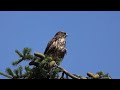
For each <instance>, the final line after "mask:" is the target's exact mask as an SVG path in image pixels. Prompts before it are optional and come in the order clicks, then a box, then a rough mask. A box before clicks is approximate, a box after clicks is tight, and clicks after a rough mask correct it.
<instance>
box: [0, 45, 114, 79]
mask: <svg viewBox="0 0 120 90" xmlns="http://www.w3.org/2000/svg"><path fill="white" fill-rule="evenodd" d="M15 52H16V54H17V55H18V56H19V59H18V60H16V61H14V62H12V65H13V66H17V68H16V69H14V70H11V68H9V67H8V68H6V73H2V72H0V75H3V76H5V77H7V78H10V79H112V78H111V77H110V76H109V74H105V73H104V72H103V71H99V72H97V73H96V74H93V73H91V72H88V73H87V77H84V76H81V75H77V74H71V73H70V72H68V71H67V70H65V69H64V68H63V67H60V66H59V65H57V64H56V62H55V61H53V60H52V58H51V57H45V55H44V54H42V53H40V52H35V53H34V55H32V54H31V48H27V47H26V48H24V49H23V51H22V52H20V51H19V50H15ZM23 61H28V65H27V66H24V67H23V66H21V65H19V64H20V63H21V62H23ZM23 71H24V72H23Z"/></svg>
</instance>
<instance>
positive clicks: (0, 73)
mask: <svg viewBox="0 0 120 90" xmlns="http://www.w3.org/2000/svg"><path fill="white" fill-rule="evenodd" d="M0 75H3V76H5V77H7V78H12V77H11V76H10V75H7V74H4V73H2V72H0Z"/></svg>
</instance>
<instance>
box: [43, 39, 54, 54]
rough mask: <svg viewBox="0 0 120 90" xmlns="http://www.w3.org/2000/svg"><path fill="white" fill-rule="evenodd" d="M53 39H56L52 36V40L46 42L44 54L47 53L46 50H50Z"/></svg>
mask: <svg viewBox="0 0 120 90" xmlns="http://www.w3.org/2000/svg"><path fill="white" fill-rule="evenodd" d="M54 41H56V39H55V38H53V39H52V40H50V41H49V42H48V44H47V47H46V49H45V52H44V54H47V52H48V51H49V50H51V48H52V44H53V42H54Z"/></svg>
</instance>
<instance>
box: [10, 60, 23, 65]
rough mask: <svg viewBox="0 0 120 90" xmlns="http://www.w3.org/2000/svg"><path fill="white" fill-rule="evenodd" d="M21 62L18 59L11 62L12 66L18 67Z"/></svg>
mask: <svg viewBox="0 0 120 90" xmlns="http://www.w3.org/2000/svg"><path fill="white" fill-rule="evenodd" d="M22 61H23V59H19V60H17V61H14V62H12V65H13V66H15V65H18V64H19V63H20V62H22Z"/></svg>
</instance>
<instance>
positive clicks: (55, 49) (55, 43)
mask: <svg viewBox="0 0 120 90" xmlns="http://www.w3.org/2000/svg"><path fill="white" fill-rule="evenodd" d="M66 36H67V33H66V32H62V31H59V32H57V33H56V34H55V36H54V37H53V38H52V39H51V41H49V43H48V44H47V47H46V49H45V52H44V54H45V56H49V57H51V58H52V59H53V60H54V61H55V62H56V64H57V65H60V62H61V61H62V60H63V58H64V56H65V54H66V53H67V49H66Z"/></svg>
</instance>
